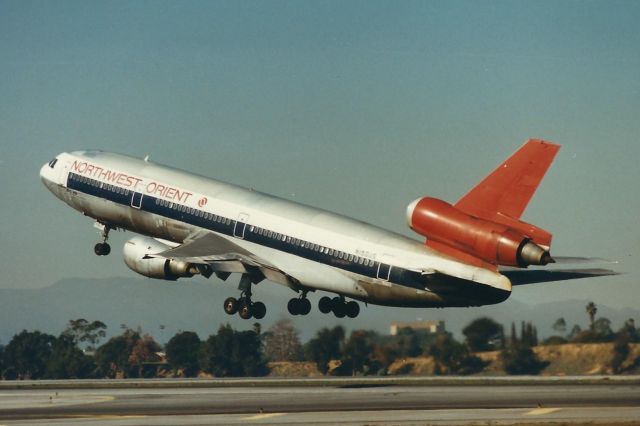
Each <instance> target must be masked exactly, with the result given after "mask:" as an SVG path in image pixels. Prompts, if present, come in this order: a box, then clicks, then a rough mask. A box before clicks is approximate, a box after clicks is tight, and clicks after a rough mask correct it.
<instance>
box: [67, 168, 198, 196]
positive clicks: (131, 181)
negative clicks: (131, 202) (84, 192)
mask: <svg viewBox="0 0 640 426" xmlns="http://www.w3.org/2000/svg"><path fill="white" fill-rule="evenodd" d="M71 171H72V172H74V173H77V174H79V175H84V176H87V177H90V178H92V179H96V180H100V181H103V182H107V183H111V184H114V185H119V186H122V187H124V188H130V189H131V190H133V191H137V192H144V193H146V194H149V195H155V196H159V197H163V198H166V199H168V200H172V201H176V202H178V203H186V202H187V201H188V200H189V198H190V197H191V196H192V195H193V193H191V192H188V191H182V190H180V189H178V188H175V187H173V186H168V185H164V184H161V183H158V182H156V181H151V182H144V180H143V179H141V178H138V177H135V176H132V175H130V174H127V173H122V172H117V171H115V170H109V169H106V168H104V167H101V166H96V165H95V164H91V163H89V162H86V161H78V160H74V161H73V164H72V165H71ZM139 184H141V185H139ZM142 188H143V189H144V190H143V191H141V189H142Z"/></svg>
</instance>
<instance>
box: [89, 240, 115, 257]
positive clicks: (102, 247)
mask: <svg viewBox="0 0 640 426" xmlns="http://www.w3.org/2000/svg"><path fill="white" fill-rule="evenodd" d="M93 251H94V253H95V254H97V255H98V256H106V255H108V254H109V253H111V246H110V245H109V244H107V243H98V244H96V245H95V246H94V247H93Z"/></svg>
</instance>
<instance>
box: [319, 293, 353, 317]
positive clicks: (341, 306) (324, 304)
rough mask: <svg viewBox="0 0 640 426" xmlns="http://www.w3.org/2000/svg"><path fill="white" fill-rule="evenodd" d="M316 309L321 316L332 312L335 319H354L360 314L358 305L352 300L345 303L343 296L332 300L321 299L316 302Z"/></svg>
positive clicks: (328, 298)
mask: <svg viewBox="0 0 640 426" xmlns="http://www.w3.org/2000/svg"><path fill="white" fill-rule="evenodd" d="M318 309H319V310H320V312H322V313H323V314H328V313H329V312H333V315H335V316H336V317H337V318H344V317H345V316H347V317H349V318H355V317H357V316H358V314H359V313H360V305H358V303H357V302H354V301H353V300H352V301H350V302H346V301H345V300H344V296H336V297H334V298H333V299H332V298H330V297H327V296H324V297H321V298H320V300H319V301H318Z"/></svg>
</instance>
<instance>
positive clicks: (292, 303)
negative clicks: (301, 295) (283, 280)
mask: <svg viewBox="0 0 640 426" xmlns="http://www.w3.org/2000/svg"><path fill="white" fill-rule="evenodd" d="M299 300H300V299H289V302H288V303H287V310H288V311H289V313H290V314H291V315H298V314H299V313H300V307H299V306H300V305H299V303H298V301H299Z"/></svg>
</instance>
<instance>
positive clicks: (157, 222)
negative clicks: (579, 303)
mask: <svg viewBox="0 0 640 426" xmlns="http://www.w3.org/2000/svg"><path fill="white" fill-rule="evenodd" d="M559 148H560V146H559V145H557V144H554V143H551V142H547V141H543V140H538V139H530V140H529V141H527V142H526V143H525V144H524V145H523V146H522V147H521V148H520V149H518V150H517V151H516V152H515V153H514V154H513V155H512V156H511V157H509V158H508V159H507V160H506V161H504V162H503V163H501V164H500V165H499V166H498V167H497V168H496V169H495V170H494V171H493V172H492V173H491V174H489V175H488V176H487V177H486V178H485V179H484V180H482V181H481V182H480V183H479V184H477V185H476V186H475V187H474V188H473V189H471V190H470V191H469V192H468V193H467V194H466V195H464V196H463V197H462V198H461V199H460V200H459V201H458V202H457V203H455V204H450V203H447V202H446V201H443V200H439V199H436V198H431V197H423V198H419V199H417V200H415V201H413V202H412V203H410V204H409V206H408V207H407V221H408V224H409V226H410V228H411V229H413V230H414V231H415V232H417V233H418V234H419V235H421V236H422V237H424V238H426V240H423V241H418V240H415V239H412V238H409V237H406V236H404V235H400V234H397V233H394V232H391V231H388V230H385V229H382V228H379V227H376V226H373V225H370V224H367V223H364V222H361V221H359V220H355V219H351V218H348V217H345V216H342V215H339V214H336V213H332V212H329V211H326V210H322V209H318V208H315V207H310V206H307V205H303V204H299V203H295V202H293V201H289V200H285V199H282V198H279V197H275V196H272V195H268V194H265V193H261V192H258V191H254V190H253V189H249V188H243V187H240V186H237V185H233V184H230V183H225V182H221V181H218V180H214V179H211V178H208V177H204V176H199V175H195V174H192V173H188V172H185V171H181V170H178V169H175V168H172V167H168V166H164V165H160V164H156V163H153V162H151V161H149V158H148V156H147V157H146V158H144V159H137V158H133V157H130V156H125V155H121V154H115V153H109V152H104V151H99V150H85V151H73V152H64V153H61V154H59V155H57V156H56V157H55V158H53V159H52V160H51V161H49V162H48V163H46V164H44V165H43V166H42V168H41V170H40V176H41V180H42V182H43V183H44V185H45V186H46V187H47V189H49V191H51V192H52V193H53V194H54V195H55V196H56V197H58V198H59V199H61V200H62V201H64V202H65V203H67V204H68V205H69V206H71V207H72V208H74V209H75V210H78V211H79V212H80V213H82V214H83V215H85V216H89V217H91V218H93V219H95V224H94V225H95V226H96V227H97V228H98V229H99V230H100V233H101V242H98V243H97V244H96V245H95V247H94V251H95V254H96V255H98V256H105V255H108V254H109V252H110V251H111V249H110V246H109V244H108V242H107V241H108V237H109V232H110V231H111V230H114V229H122V230H129V231H133V232H135V233H137V234H140V235H136V236H134V237H133V238H131V239H130V240H128V241H127V242H126V244H125V245H124V248H123V257H124V262H125V264H126V265H127V266H128V267H129V268H130V269H131V270H133V271H135V272H136V273H138V274H141V275H144V276H147V277H150V278H156V279H163V280H177V279H179V278H189V277H193V276H194V275H197V274H199V275H202V276H204V277H206V278H209V277H211V276H212V275H214V274H215V275H216V276H217V277H218V278H220V279H221V280H223V281H224V280H226V279H227V278H228V277H229V276H230V275H231V274H232V273H239V274H241V276H240V281H239V285H238V290H239V291H240V297H238V298H235V297H229V298H227V299H226V300H225V301H224V304H223V307H224V310H225V312H226V313H227V314H229V315H235V314H236V313H237V314H238V315H239V316H240V317H241V318H243V319H249V318H256V319H261V318H263V317H264V316H265V314H266V306H265V305H264V303H262V302H259V301H254V300H253V297H252V296H253V286H255V285H257V284H259V283H261V282H263V281H264V280H267V281H271V282H274V283H278V284H282V285H284V286H287V287H289V288H290V289H292V290H293V291H295V292H296V293H298V294H297V296H295V297H292V298H291V299H290V300H289V301H288V303H287V310H288V311H289V313H290V314H291V315H307V314H308V313H309V312H310V311H311V302H310V301H309V300H308V298H307V294H308V293H309V292H315V291H323V292H327V293H329V294H331V296H327V295H324V296H322V297H321V298H320V299H319V302H318V309H319V311H320V312H322V313H324V314H329V313H333V314H334V315H335V316H336V317H338V318H344V317H345V316H346V317H349V318H355V317H356V316H358V314H359V312H360V305H359V304H358V303H357V302H356V301H360V302H364V303H365V304H367V305H368V304H374V305H385V306H397V307H423V308H433V307H470V306H481V305H489V304H496V303H500V302H503V301H504V300H506V299H507V298H508V297H509V296H510V295H511V292H512V286H515V285H522V284H530V283H537V282H548V281H559V280H566V279H577V278H587V277H596V276H604V275H614V274H616V273H615V272H614V271H611V270H608V269H568V270H548V269H528V267H529V266H534V267H535V266H545V265H548V264H551V263H554V262H555V259H554V258H553V257H552V256H551V254H550V247H551V238H552V235H551V233H549V232H548V231H545V230H544V229H542V228H539V227H537V226H535V225H531V224H529V223H526V222H524V221H522V220H521V219H520V218H521V216H522V214H523V212H524V210H525V208H526V207H527V205H528V203H529V201H530V200H531V198H532V196H533V195H534V192H535V191H536V189H537V188H538V185H539V184H540V182H541V180H542V178H543V177H544V175H545V173H546V171H547V169H548V168H549V166H550V165H551V163H552V161H553V159H554V158H555V156H556V154H557V152H558V150H559ZM570 259H574V260H575V259H577V260H578V261H580V260H588V258H570ZM348 299H351V300H348Z"/></svg>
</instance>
